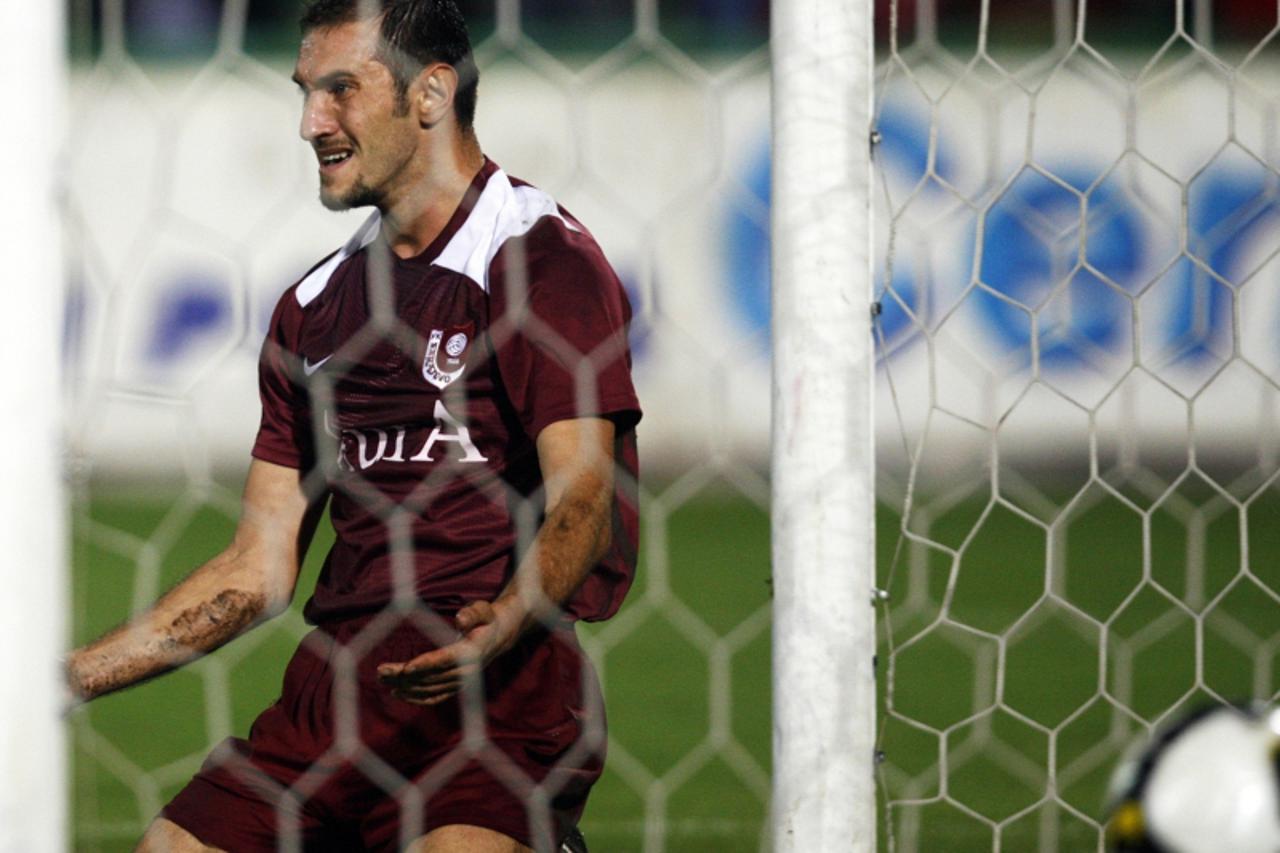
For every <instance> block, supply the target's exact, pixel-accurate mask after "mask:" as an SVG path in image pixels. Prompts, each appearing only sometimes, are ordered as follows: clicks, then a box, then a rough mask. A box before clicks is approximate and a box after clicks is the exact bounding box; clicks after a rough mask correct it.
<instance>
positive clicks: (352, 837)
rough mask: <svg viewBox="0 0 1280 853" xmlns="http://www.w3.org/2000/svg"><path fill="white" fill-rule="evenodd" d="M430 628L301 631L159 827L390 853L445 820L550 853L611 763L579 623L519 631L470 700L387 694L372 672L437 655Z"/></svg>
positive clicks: (372, 625)
mask: <svg viewBox="0 0 1280 853" xmlns="http://www.w3.org/2000/svg"><path fill="white" fill-rule="evenodd" d="M425 621H426V620H422V622H421V623H417V624H410V623H406V622H400V623H398V624H397V623H394V622H390V621H388V618H386V617H379V618H374V619H363V620H353V621H348V622H342V623H339V624H337V625H334V626H328V627H323V628H318V629H316V630H314V631H312V632H311V633H310V634H308V635H307V637H306V639H305V640H304V641H303V643H302V645H301V646H300V647H299V648H298V651H297V652H296V653H295V654H294V656H293V659H292V660H290V661H289V666H288V668H287V669H286V670H285V676H284V687H283V691H282V695H281V697H280V699H279V700H278V701H277V702H276V703H275V704H274V705H272V706H271V707H270V708H268V709H267V710H265V711H263V712H262V714H261V715H260V716H259V717H258V719H257V720H256V721H254V724H253V728H252V729H251V730H250V732H249V739H248V740H247V741H246V740H242V739H240V738H229V739H227V740H226V741H223V742H222V743H221V744H219V745H218V746H217V747H216V748H215V749H214V750H213V752H212V753H211V754H210V756H209V758H208V759H207V760H206V761H205V763H204V766H203V767H202V768H201V769H200V772H199V773H197V774H196V776H195V778H193V779H192V780H191V782H190V783H189V784H188V785H187V786H186V787H185V788H184V789H183V790H182V791H181V792H180V793H179V794H178V795H177V796H176V797H175V798H174V799H173V801H172V802H170V803H169V804H168V805H167V806H166V807H165V808H164V811H163V812H162V816H163V817H165V818H167V819H169V820H171V821H173V822H174V823H176V824H178V825H179V826H181V827H183V828H184V829H186V830H187V831H188V832H190V833H191V834H192V835H194V836H196V838H198V839H200V841H202V842H204V843H205V844H208V845H212V846H214V847H220V848H222V849H224V850H230V851H235V853H241V851H250V852H251V851H274V850H277V849H298V850H307V851H311V850H316V851H321V850H334V851H338V850H342V851H352V850H398V849H400V848H402V847H403V846H405V845H406V844H407V843H408V842H410V841H412V840H413V839H414V838H417V837H419V836H421V835H424V834H425V833H427V832H429V831H431V830H432V829H435V828H437V827H440V826H447V825H449V824H458V823H461V824H470V825H472V826H481V827H486V828H488V829H493V830H495V831H497V832H501V833H504V834H506V835H509V836H511V837H512V838H515V839H516V840H518V841H520V842H521V843H522V844H525V845H527V846H529V847H534V848H537V849H546V848H548V847H550V846H552V845H553V844H554V843H556V842H557V841H558V840H559V839H560V838H562V837H563V835H564V834H565V833H567V832H568V831H569V829H570V828H571V827H572V826H573V825H574V824H575V823H576V822H577V820H578V818H579V817H580V816H581V814H582V808H583V806H584V804H585V803H586V798H587V792H588V790H590V788H591V786H592V784H593V783H594V782H595V781H596V779H598V778H599V776H600V772H601V768H602V765H603V759H604V742H605V732H604V713H603V705H602V704H601V702H600V698H599V688H598V685H597V682H596V679H595V674H594V672H593V670H592V669H591V665H590V663H589V662H588V661H587V659H586V657H585V656H584V655H583V654H582V651H581V649H580V648H579V646H578V643H577V639H576V637H575V636H574V633H573V630H572V628H565V629H560V630H556V631H553V632H546V631H542V630H537V631H534V632H531V633H530V634H528V635H527V636H526V637H525V638H523V639H522V640H521V641H520V643H518V644H517V645H516V647H515V648H513V649H512V650H511V651H509V652H507V653H506V654H504V655H501V656H500V657H498V658H496V659H495V660H493V661H492V662H491V663H490V664H489V666H488V667H487V668H486V670H485V672H484V677H483V679H481V681H482V682H483V687H484V690H483V696H481V695H479V691H471V692H469V693H466V694H464V696H462V697H460V698H458V699H456V700H451V701H448V702H445V703H442V704H440V705H436V706H433V707H422V706H418V705H411V704H409V703H407V702H403V701H401V700H398V699H395V698H393V697H392V696H391V694H390V692H389V691H388V690H387V688H385V687H383V686H382V685H380V684H379V683H378V680H377V677H376V668H377V665H378V664H379V663H385V662H400V661H407V660H409V659H411V658H413V657H415V656H417V655H419V654H422V653H423V652H425V651H428V650H430V649H432V648H436V647H437V644H436V643H434V642H432V641H431V640H430V639H429V638H428V634H434V635H435V636H437V637H438V636H440V632H439V631H438V630H434V629H429V628H427V627H426V626H425V624H424V623H425Z"/></svg>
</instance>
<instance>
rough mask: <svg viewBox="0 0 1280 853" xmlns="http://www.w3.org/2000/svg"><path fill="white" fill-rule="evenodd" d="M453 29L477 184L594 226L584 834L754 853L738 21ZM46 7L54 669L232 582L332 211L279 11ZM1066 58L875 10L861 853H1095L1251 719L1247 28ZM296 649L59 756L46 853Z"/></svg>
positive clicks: (573, 10)
mask: <svg viewBox="0 0 1280 853" xmlns="http://www.w3.org/2000/svg"><path fill="white" fill-rule="evenodd" d="M462 5H463V6H464V11H465V12H467V13H468V17H469V20H470V21H471V24H472V35H473V40H474V42H475V44H476V47H477V56H478V59H479V62H480V66H481V71H482V81H481V88H480V106H479V112H478V119H477V129H478V133H479V135H480V139H481V142H482V144H483V145H484V147H485V149H486V151H487V153H488V154H489V155H490V156H491V157H492V158H493V159H495V160H496V161H497V162H498V163H499V164H500V165H502V166H503V167H504V168H506V169H507V170H508V171H509V172H511V173H512V174H514V175H518V176H520V177H522V178H525V179H527V180H529V181H531V182H532V183H534V184H536V185H538V186H540V187H542V188H543V189H546V190H547V191H549V192H551V193H552V194H553V195H555V196H556V197H557V198H558V199H559V200H560V201H561V202H562V203H563V204H564V205H565V206H566V207H568V208H569V209H570V210H571V211H573V212H574V213H575V214H576V215H577V216H578V217H579V218H580V219H582V220H583V221H584V222H585V223H586V224H587V226H588V227H589V228H590V229H591V230H592V231H593V232H594V233H595V235H596V236H597V238H598V239H599V240H600V242H601V244H602V245H603V247H604V249H605V251H606V253H607V254H608V255H609V257H610V258H611V260H612V261H613V263H614V264H615V266H616V267H617V269H618V271H619V273H620V274H621V276H622V278H623V280H624V282H625V284H626V286H627V288H628V290H629V292H630V294H631V297H632V302H633V306H634V307H635V309H636V322H635V324H634V326H633V328H632V346H633V352H634V354H635V378H636V382H637V386H638V390H639V392H640V395H641V401H642V403H643V405H644V407H645V419H644V421H643V422H642V424H641V426H640V433H639V436H640V446H641V454H642V466H643V471H644V475H645V478H644V481H643V512H644V532H643V553H642V565H641V572H640V577H639V580H638V582H637V586H636V588H635V589H634V591H633V592H632V595H631V597H630V599H629V602H628V604H627V606H626V607H625V608H624V610H623V612H622V613H621V614H620V615H619V616H618V617H616V618H615V619H614V620H612V621H611V622H609V623H606V624H605V625H602V626H591V627H588V628H584V630H583V632H582V633H583V635H584V641H585V643H586V645H587V647H588V649H589V651H590V652H591V653H592V655H593V657H594V658H595V659H596V661H597V664H598V667H599V669H600V671H601V674H602V676H603V678H604V680H605V685H606V693H607V697H608V702H609V714H610V731H611V742H610V757H609V765H608V771H607V773H606V776H605V778H604V780H603V781H602V782H601V784H600V785H599V786H598V788H597V790H596V792H595V794H594V795H593V798H592V801H591V804H590V807H589V809H588V812H587V814H586V817H585V819H584V824H583V826H584V829H585V831H586V833H587V837H588V839H589V841H590V843H591V845H592V849H594V850H602V851H626V850H644V851H660V850H671V851H683V850H687V851H707V850H715V851H754V850H758V849H762V848H763V847H764V846H765V839H766V838H767V833H766V832H764V831H763V829H764V826H765V820H766V802H767V795H768V786H769V766H770V756H769V750H770V746H769V705H770V695H769V694H770V690H769V655H770V645H769V611H768V599H769V585H768V580H769V571H770V569H769V553H768V549H769V533H768V501H769V479H768V472H767V463H768V440H769V434H768V432H769V399H770V397H769V395H770V391H769V360H768V351H769V329H768V322H769V270H768V264H769V250H768V201H769V188H770V185H769V181H770V169H769V110H770V104H769V87H768V61H769V53H768V51H769V46H768V31H767V24H768V9H767V3H765V2H764V0H758V1H757V0H684V1H683V2H678V3H677V2H670V0H662V2H657V0H634V1H633V0H607V1H604V0H590V1H588V0H540V2H534V0H525V2H523V3H520V2H504V0H497V2H495V0H487V2H483V0H471V2H467V3H463V4H462ZM68 9H69V15H70V24H71V26H70V41H69V45H68V57H69V62H70V68H71V84H72V90H71V99H72V109H71V112H70V114H71V117H72V127H71V138H70V139H69V140H68V143H67V148H66V159H65V163H66V185H67V217H66V224H67V257H68V269H69V271H70V298H69V302H68V310H67V327H66V328H67V335H66V354H67V364H68V368H69V370H68V381H69V393H68V399H69V402H70V407H71V408H70V411H71V416H70V419H69V420H70V445H71V453H70V455H69V460H70V463H71V466H72V484H73V492H74V531H73V532H74V536H75V549H74V558H75V560H74V576H73V607H74V639H75V641H76V642H82V641H85V640H88V639H90V638H92V637H93V636H96V635H97V634H99V633H101V632H102V631H104V630H106V629H108V628H109V627H111V626H113V625H115V624H118V623H119V622H120V621H121V620H123V619H124V618H126V617H127V615H128V614H129V612H130V611H131V610H132V609H134V608H137V607H141V606H144V605H145V604H146V603H148V602H149V601H151V600H152V599H153V598H154V597H155V595H156V594H158V592H160V591H161V590H163V589H165V588H166V587H167V586H168V585H169V584H171V583H172V582H174V581H175V580H176V579H177V578H178V577H180V576H181V575H182V574H184V573H185V572H186V571H187V570H188V569H189V568H191V567H193V566H195V565H197V564H198V563H199V562H201V561H202V560H203V559H206V558H207V557H209V556H212V555H213V554H214V553H215V552H216V551H217V550H219V549H220V547H221V545H222V543H224V542H225V541H226V539H227V537H228V536H229V533H230V531H231V529H232V526H233V524H234V519H235V515H236V509H237V501H238V493H239V486H240V478H241V477H242V476H243V471H244V468H245V466H246V465H247V461H248V449H249V447H250V444H251V442H252V438H253V435H254V431H255V429H256V424H257V417H258V409H257V391H256V373H255V364H256V356H257V351H258V347H259V345H260V341H261V336H262V334H263V332H264V331H265V328H266V323H267V318H268V315H269V312H270V309H271V307H272V306H273V305H274V303H275V300H276V298H277V297H278V296H279V294H280V293H281V292H282V291H283V290H284V289H285V288H286V287H287V286H289V285H290V284H291V283H293V282H294V281H295V280H296V279H297V278H298V277H300V275H301V274H302V273H303V272H305V271H306V270H307V269H308V268H309V267H310V266H311V264H312V263H314V262H315V261H316V260H317V259H319V258H320V257H321V256H323V255H324V254H327V253H328V252H329V251H331V250H332V249H333V248H335V247H336V246H338V245H339V244H341V243H342V242H343V241H344V240H345V238H346V237H347V236H348V235H349V234H350V233H351V231H353V230H354V228H355V227H356V225H357V224H358V223H359V221H361V219H362V214H361V213H355V214H347V215H336V214H332V213H329V212H327V211H324V210H323V209H322V208H321V207H320V206H319V204H318V203H317V201H316V188H315V184H316V178H315V175H314V163H313V158H312V156H311V154H310V152H309V150H308V148H307V147H306V146H305V144H304V143H302V142H301V141H300V140H299V139H298V138H297V124H298V119H299V112H300V106H301V105H300V100H299V98H298V96H297V94H296V92H295V91H294V86H293V84H292V83H290V82H289V80H288V74H289V73H290V70H291V67H292V61H293V51H294V49H295V48H296V40H297V31H296V24H295V23H294V22H295V19H296V17H297V14H298V8H297V5H296V4H294V3H286V2H274V3H263V2H248V0H244V2H238V3H237V2H226V3H220V2H214V0H131V2H127V3H126V2H123V0H119V1H118V2H106V0H102V2H93V1H91V0H72V2H70V3H69V5H68ZM1081 14H1082V10H1081V7H1080V4H1079V3H1078V2H1071V0H1034V2H1033V1H1032V0H1019V2H1013V0H992V1H991V2H990V3H989V4H987V5H986V6H985V7H984V6H983V4H981V3H979V2H978V0H966V2H948V0H936V2H934V0H903V2H902V3H901V4H892V5H891V4H890V3H887V2H880V3H878V4H877V16H878V17H877V41H878V48H877V75H878V77H877V129H878V131H879V133H880V141H879V143H878V146H877V167H878V170H877V182H876V186H877V197H876V199H875V200H874V201H875V204H876V211H877V243H878V249H879V252H878V260H877V275H876V282H875V286H876V290H877V294H878V296H879V298H880V301H881V304H882V309H883V310H882V312H881V314H880V321H879V324H878V335H879V341H878V342H879V344H880V347H881V361H880V365H879V379H880V394H879V398H878V402H877V405H878V411H877V431H878V436H879V445H880V451H879V454H880V456H879V470H878V476H877V488H878V490H879V496H880V502H881V512H880V517H879V525H878V528H879V529H878V546H879V564H878V568H879V572H880V576H881V578H882V581H881V585H882V586H883V587H885V588H886V589H888V590H889V592H890V594H891V598H890V602H889V604H888V605H887V606H886V607H885V608H884V609H883V610H882V612H881V614H880V617H881V637H882V642H881V646H880V649H879V661H880V673H881V676H882V677H881V682H882V685H883V687H884V690H883V691H882V694H883V702H882V707H881V711H880V716H881V720H882V731H881V741H882V743H881V747H882V750H883V761H882V763H881V764H880V768H881V783H882V785H881V792H882V796H883V799H884V802H883V803H882V805H884V809H883V810H882V811H881V812H880V818H881V835H882V838H883V841H884V846H885V847H886V848H887V849H896V850H902V851H911V850H938V849H946V850H957V851H967V850H991V849H1002V850H1030V849H1045V850H1051V849H1072V850H1075V849H1093V848H1095V847H1096V846H1097V844H1098V839H1099V820H1100V815H1101V806H1102V800H1103V795H1104V787H1105V780H1106V776H1107V774H1108V773H1109V771H1110V769H1111V767H1112V766H1113V764H1114V761H1115V758H1116V756H1117V755H1118V753H1119V751H1120V750H1121V749H1122V748H1123V747H1124V746H1125V745H1127V744H1128V743H1129V742H1130V741H1131V739H1132V738H1133V737H1135V736H1136V735H1138V734H1140V733H1142V732H1143V731H1145V730H1146V728H1147V727H1148V726H1150V725H1152V724H1156V723H1158V722H1160V721H1162V720H1166V719H1168V718H1169V717H1170V716H1173V715H1176V714H1177V713H1179V712H1180V711H1181V709H1184V708H1186V707H1189V706H1190V705H1193V704H1196V703H1198V702H1202V701H1206V700H1222V699H1244V698H1264V699H1270V698H1273V697H1274V695H1275V692H1276V688H1277V678H1278V677H1280V669H1278V662H1277V660H1276V654H1275V653H1276V650H1277V648H1278V647H1280V646H1278V644H1277V638H1278V637H1280V634H1278V633H1277V631H1276V627H1275V626H1277V625H1280V598H1277V591H1280V573H1278V571H1277V566H1278V565H1280V535H1278V534H1276V533H1275V532H1274V531H1275V530H1276V529H1277V525H1276V524H1275V519H1276V518H1277V517H1280V516H1278V515H1277V513H1280V493H1278V492H1277V490H1276V488H1275V485H1274V480H1275V477H1276V474H1277V471H1278V470H1280V386H1278V385H1277V382H1278V381H1280V334H1277V332H1280V281H1278V280H1277V269H1276V263H1277V262H1276V261H1275V256H1276V253H1277V251H1278V250H1280V229H1277V222H1278V220H1280V200H1278V199H1277V192H1276V191H1277V188H1278V184H1277V171H1276V169H1277V166H1278V165H1280V139H1278V138H1277V135H1276V128H1277V127H1278V126H1280V125H1278V124H1277V118H1278V116H1277V111H1278V107H1280V104H1278V103H1277V100H1276V95H1275V93H1276V92H1280V63H1278V62H1277V60H1276V58H1275V54H1276V52H1277V50H1280V46H1276V45H1273V44H1272V42H1271V40H1270V39H1271V33H1272V30H1273V29H1274V28H1275V26H1276V9H1275V4H1274V3H1268V2H1263V1H1262V0H1235V2H1231V0H1219V2H1217V3H1208V2H1203V3H1196V2H1192V0H1187V2H1185V3H1183V4H1181V5H1180V4H1178V3H1176V2H1173V0H1142V2H1138V0H1129V1H1128V2H1115V1H1114V0H1111V2H1106V3H1102V2H1098V3H1093V4H1089V6H1088V8H1086V9H1084V10H1083V19H1082V18H1081ZM835 84H836V83H835V82H834V81H833V85H835ZM849 144H851V145H853V144H865V142H864V141H863V140H851V141H850V143H849ZM326 547H327V540H326V539H325V538H324V536H323V535H322V536H321V537H319V540H318V541H317V542H316V544H315V545H314V546H313V549H312V559H311V560H309V561H308V569H307V572H306V574H304V578H303V581H302V583H301V585H300V595H299V603H301V601H302V600H303V599H305V597H306V595H307V594H308V593H309V589H310V585H311V583H312V582H313V581H314V576H315V575H314V573H315V570H316V568H317V567H318V564H319V558H320V557H321V556H323V553H324V550H325V548H326ZM304 631H305V626H304V625H303V623H302V621H301V617H300V615H299V614H298V613H297V612H296V610H295V611H293V612H291V613H290V614H288V615H287V616H286V617H283V618H282V619H280V620H277V621H276V622H275V623H272V624H271V625H270V626H268V627H266V628H263V629H260V630H258V631H256V632H254V633H253V634H252V635H250V636H249V637H246V638H244V639H242V640H240V641H237V642H236V643H234V644H232V645H231V646H229V647H228V648H226V649H224V650H222V651H221V652H219V653H217V654H215V655H213V656H211V657H209V658H207V659H205V660H203V661H201V662H199V663H197V664H195V665H194V666H192V667H189V668H188V669H187V670H185V671H183V672H181V673H177V674H174V675H170V676H166V677H165V678H163V679H160V680H157V681H155V682H153V683H150V684H147V685H144V686H142V687H139V688H136V689H134V690H131V691H128V692H126V693H124V694H122V695H119V696H113V697H108V698H106V699H103V700H101V701H99V702H97V703H94V705H92V706H91V707H88V708H85V709H82V710H80V711H78V712H77V713H76V714H74V715H73V717H72V719H71V722H70V728H71V733H72V737H73V748H74V753H73V760H74V766H73V776H72V798H73V807H72V815H73V820H74V830H73V834H74V839H75V847H76V849H77V850H86V851H108V850H128V849H132V843H133V841H134V839H136V837H137V835H138V833H139V832H140V831H141V829H142V827H143V826H144V825H145V822H146V821H147V820H148V819H149V818H150V817H151V816H152V815H153V814H154V813H155V811H156V810H158V808H159V807H160V806H161V805H163V803H164V802H165V801H166V800H167V798H168V797H169V796H171V795H172V794H173V793H174V792H175V791H176V790H177V789H178V788H179V787H181V785H182V784H184V783H185V781H186V780H187V778H189V776H190V774H191V773H192V772H194V771H195V770H196V768H197V767H198V766H199V763H200V761H201V760H202V759H203V756H204V754H205V752H206V751H207V749H208V748H209V746H210V745H211V744H213V743H215V742H216V741H217V740H219V739H220V738H222V737H224V736H226V735H228V734H232V733H236V734H243V733H244V732H246V731H247V729H248V725H249V723H250V721H251V720H252V719H253V716H254V715H255V714H256V713H257V711H258V710H260V709H261V708H262V707H264V706H265V705H266V704H267V703H269V702H270V701H272V700H273V699H274V698H275V696H276V694H277V692H278V685H279V679H280V675H281V672H282V670H283V666H284V661H285V660H286V659H287V655H288V654H289V653H290V651H291V650H292V647H293V646H294V645H295V644H296V642H297V640H298V639H299V638H300V637H301V636H302V634H303V632H304ZM868 653H870V650H868ZM832 748H838V746H837V745H833V747H832Z"/></svg>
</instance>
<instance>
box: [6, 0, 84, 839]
mask: <svg viewBox="0 0 1280 853" xmlns="http://www.w3.org/2000/svg"><path fill="white" fill-rule="evenodd" d="M64 6H65V4H64V3H61V2H39V3H0V34H2V35H3V41H4V48H3V50H0V78H3V79H4V80H7V81H9V84H10V85H9V89H8V92H7V95H6V119H7V127H6V129H5V132H4V133H0V162H3V163H5V164H6V166H7V168H6V169H5V186H4V192H3V203H0V253H2V254H0V256H2V257H3V258H4V282H3V287H4V299H5V305H4V309H3V310H2V311H0V371H2V372H3V377H4V378H3V383H2V384H0V387H2V388H3V399H4V406H3V409H2V410H0V413H2V414H0V448H3V452H4V466H3V471H4V484H3V487H0V542H3V548H0V769H2V770H3V774H4V775H3V778H2V779H0V851H3V853H11V851H12V852H13V853H16V851H23V853H28V851H29V852H30V853H55V851H56V853H62V851H64V850H66V849H68V848H67V842H66V826H67V818H66V805H65V801H66V771H65V767H64V763H65V751H64V746H63V728H62V720H61V717H60V713H59V711H60V706H61V702H62V699H61V696H62V694H61V689H60V675H59V667H58V656H59V654H60V653H61V652H62V650H63V649H64V648H65V645H66V636H65V634H64V625H65V613H66V606H65V603H64V594H63V591H64V589H65V586H66V582H65V575H66V550H67V549H66V543H65V535H66V524H65V513H66V502H65V500H64V499H63V490H62V470H61V439H62V432H61V424H60V417H59V412H60V404H61V400H62V383H61V372H62V371H61V342H62V312H63V278H62V266H63V265H62V249H63V247H62V241H61V238H60V236H59V235H60V217H59V210H58V204H57V198H56V190H55V187H56V175H57V167H56V163H57V159H58V154H59V151H60V150H61V148H62V143H63V133H62V128H63V126H64V124H63V119H64V115H65V102H64V99H65V80H66V69H65V62H66V42H65V35H64V21H63V13H64Z"/></svg>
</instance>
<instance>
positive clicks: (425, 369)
mask: <svg viewBox="0 0 1280 853" xmlns="http://www.w3.org/2000/svg"><path fill="white" fill-rule="evenodd" d="M474 333H475V327H474V326H472V325H471V324H470V323H468V324H467V325H465V326H450V327H449V328H447V329H432V330H431V335H430V336H429V337H428V338H427V354H426V356H425V357H424V358H423V359H422V377H423V378H424V379H426V380H427V381H428V382H430V383H431V384H432V385H434V386H436V387H437V388H440V389H444V388H447V387H448V386H449V385H450V383H452V382H453V381H454V380H455V379H457V378H458V377H459V376H461V375H462V371H463V370H465V369H466V367H467V365H466V363H465V361H464V359H465V358H466V355H467V347H469V346H470V345H471V337H472V335H473V334H474Z"/></svg>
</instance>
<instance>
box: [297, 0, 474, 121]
mask: <svg viewBox="0 0 1280 853" xmlns="http://www.w3.org/2000/svg"><path fill="white" fill-rule="evenodd" d="M374 14H380V15H381V16H382V26H381V29H382V48H381V51H380V54H381V55H380V56H379V58H380V59H381V60H382V62H383V63H384V64H385V65H386V66H387V68H389V69H390V70H391V76H392V77H393V78H395V82H396V93H397V95H398V96H399V98H400V100H401V102H402V103H406V101H405V99H406V98H407V96H408V92H409V84H410V83H412V82H413V79H414V78H415V77H417V76H418V72H420V71H421V70H422V69H423V68H425V67H426V66H427V65H429V64H430V63H433V62H444V63H446V64H448V65H451V66H453V69H454V70H455V71H457V72H458V91H457V92H456V93H455V94H454V98H453V111H454V115H456V116H457V118H458V124H459V126H461V127H462V129H463V130H467V131H469V130H470V129H471V126H472V123H473V122H474V121H475V116H476V93H477V89H478V88H479V83H480V72H479V69H477V68H476V62H475V57H474V56H472V54H471V38H470V36H469V35H468V34H467V22H466V20H465V19H463V17H462V12H460V11H458V4H457V3H456V2H455V1H454V0H312V2H310V3H308V4H307V7H306V9H305V11H303V13H302V19H301V20H300V21H299V23H300V24H301V25H302V34H303V35H306V34H307V33H308V32H310V31H311V30H315V29H322V28H324V27H336V26H339V25H341V24H349V23H352V22H353V21H358V20H362V19H365V18H370V17H373V15H374Z"/></svg>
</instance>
